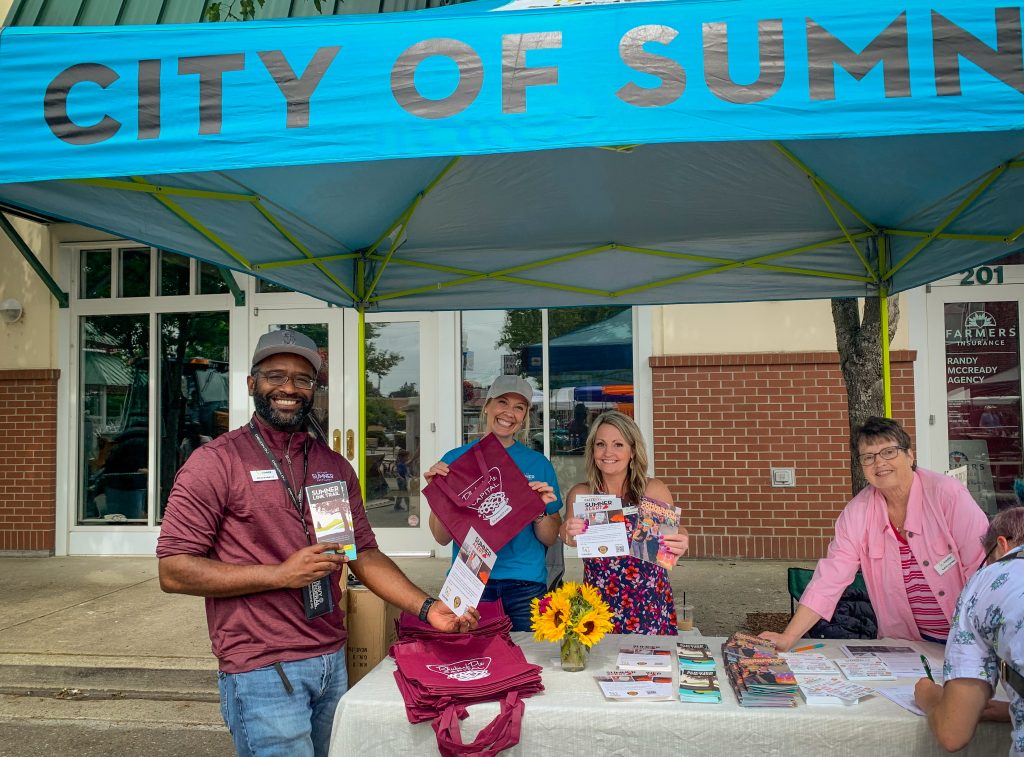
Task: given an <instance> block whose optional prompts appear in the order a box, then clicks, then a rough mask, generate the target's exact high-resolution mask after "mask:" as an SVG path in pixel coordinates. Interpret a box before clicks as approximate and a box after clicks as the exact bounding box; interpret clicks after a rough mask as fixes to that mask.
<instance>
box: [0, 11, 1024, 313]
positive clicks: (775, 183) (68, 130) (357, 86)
mask: <svg viewBox="0 0 1024 757" xmlns="http://www.w3.org/2000/svg"><path fill="white" fill-rule="evenodd" d="M581 5H582V4H577V3H561V2H557V0H513V2H505V3H496V2H479V3H467V4H463V5H459V6H455V7H452V8H445V9H437V10H429V11H418V12H411V13H395V14H385V15H356V16H343V17H328V18H315V19H301V20H295V19H293V20H282V21H259V22H248V23H244V24H199V25H164V26H145V27H130V26H120V27H83V28H79V27H76V28H47V27H39V28H7V29H5V30H3V32H2V36H0V102H3V103H4V108H3V110H2V112H0V134H2V136H3V139H0V203H6V204H7V205H8V206H11V207H18V208H24V209H26V210H29V211H35V212H39V213H42V214H44V215H46V216H50V217H55V218H61V219H66V220H68V221H73V222H76V223H80V224H84V225H86V226H91V227H95V228H97V229H103V230H106V231H109V232H110V233H112V234H116V235H119V236H123V237H127V238H130V239H135V240H139V241H140V242H144V243H147V244H151V245H154V246H157V247H161V248H163V249H167V250H172V251H177V252H181V253H184V254H187V255H191V256H194V257H198V258H201V259H203V260H206V261H209V262H211V263H214V264H217V265H220V266H224V267H227V268H231V269H235V270H240V271H246V272H248V273H252V274H255V275H258V276H260V277H263V278H265V279H268V280H270V281H273V282H275V283H278V284H282V285H284V286H287V287H289V288H292V289H295V290H297V291H300V292H305V293H308V294H311V295H313V296H315V297H319V298H321V299H324V300H327V301H329V302H333V303H336V304H339V305H344V306H353V307H356V308H358V309H359V310H360V311H362V312H366V311H372V310H380V311H384V310H387V311H396V310H428V309H429V310H440V309H474V308H516V307H560V306H578V305H592V304H622V305H631V304H650V303H669V302H728V301H739V300H779V299H800V298H821V297H836V296H864V295H872V294H877V293H882V294H888V293H894V292H898V291H902V290H905V289H908V288H911V287H914V286H918V285H920V284H923V283H925V282H928V281H932V280H934V279H937V278H941V277H943V276H946V275H949V274H950V273H953V272H955V271H958V270H962V269H965V268H969V267H972V266H975V265H979V264H981V263H984V262H987V261H989V260H992V259H994V258H997V257H1001V256H1003V255H1005V254H1007V253H1009V252H1012V251H1014V250H1016V249H1018V247H1019V238H1020V236H1021V235H1022V234H1024V206H1022V204H1021V202H1020V198H1021V196H1022V188H1024V171H1022V170H1021V169H1022V168H1024V159H1022V155H1024V132H1022V131H1021V127H1022V125H1024V65H1022V59H1021V7H1020V6H1019V5H1008V4H1006V3H1005V2H1002V0H1000V2H995V1H994V0H929V1H928V2H925V0H855V1H853V0H841V1H837V0H744V1H743V2H739V1H736V2H722V1H720V0H704V1H701V0H695V1H693V2H686V1H684V0H665V1H664V2H648V3H602V2H600V0H595V2H592V3H590V4H587V5H584V6H582V7H580V6H581ZM565 6H569V7H565Z"/></svg>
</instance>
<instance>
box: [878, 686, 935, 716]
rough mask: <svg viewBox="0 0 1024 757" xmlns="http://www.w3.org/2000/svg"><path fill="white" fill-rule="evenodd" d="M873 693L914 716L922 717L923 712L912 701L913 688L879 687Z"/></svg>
mask: <svg viewBox="0 0 1024 757" xmlns="http://www.w3.org/2000/svg"><path fill="white" fill-rule="evenodd" d="M875 692H876V693H878V694H881V695H882V696H883V697H885V698H886V699H888V700H890V701H893V702H895V703H896V704H898V705H899V706H900V707H902V708H903V709H904V710H907V711H908V712H912V713H914V714H915V715H924V710H922V709H921V708H920V707H918V706H917V702H915V701H914V687H913V686H884V687H883V686H879V687H878V688H877V689H875Z"/></svg>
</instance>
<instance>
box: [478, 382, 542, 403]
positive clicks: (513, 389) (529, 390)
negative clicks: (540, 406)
mask: <svg viewBox="0 0 1024 757" xmlns="http://www.w3.org/2000/svg"><path fill="white" fill-rule="evenodd" d="M509 393H511V394H518V395H519V396H520V397H522V398H523V399H525V400H526V401H527V402H528V403H529V404H531V405H532V404H533V387H532V386H530V382H529V381H527V380H526V379H524V378H523V377H522V376H498V378H496V379H494V383H493V384H491V388H490V389H488V390H487V397H486V399H488V400H491V399H494V398H495V397H500V396H501V395H503V394H509Z"/></svg>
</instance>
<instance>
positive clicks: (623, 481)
mask: <svg viewBox="0 0 1024 757" xmlns="http://www.w3.org/2000/svg"><path fill="white" fill-rule="evenodd" d="M583 459H584V467H585V469H586V472H587V480H586V481H582V482H580V483H578V484H576V485H575V486H573V487H572V489H570V490H569V494H568V496H567V497H566V500H567V507H566V518H565V523H564V524H563V525H562V528H561V531H560V535H561V537H562V540H563V541H564V542H565V543H566V544H567V545H568V546H570V547H575V546H576V537H577V536H579V535H580V534H581V533H583V530H584V526H585V524H584V522H583V519H581V518H576V517H574V516H573V515H572V512H573V509H572V505H573V502H574V501H575V499H576V497H578V496H580V495H582V494H611V495H614V496H616V497H619V498H620V499H621V500H622V504H623V510H624V511H625V512H627V513H628V514H627V515H626V528H627V531H628V532H629V533H630V543H631V544H633V543H637V542H639V543H640V545H641V549H642V550H646V551H647V552H648V556H649V557H650V559H651V560H653V558H654V556H655V555H656V554H657V551H658V545H659V539H658V526H657V524H655V523H654V522H653V520H651V521H648V522H644V521H645V519H644V518H643V515H642V513H641V512H639V509H638V508H637V505H638V504H640V502H641V500H642V499H646V500H655V501H656V502H659V503H661V504H664V505H668V506H669V507H671V506H672V504H673V503H672V494H671V493H670V492H669V490H668V487H667V486H665V484H664V483H663V482H661V481H659V480H658V479H656V478H648V477H647V447H646V445H645V444H644V440H643V436H641V434H640V428H639V427H638V426H637V425H636V422H635V421H634V420H633V419H632V418H630V417H629V416H628V415H625V414H624V413H620V412H618V411H616V410H609V411H608V412H606V413H602V414H601V415H599V416H598V417H597V418H596V419H595V420H594V423H593V424H592V425H591V427H590V434H589V435H588V436H587V446H586V449H585V451H584V458H583ZM662 538H663V539H664V542H665V546H667V547H668V549H669V550H670V551H671V552H672V553H673V554H674V555H676V556H679V555H682V554H684V553H685V552H686V550H687V548H688V547H689V543H690V537H689V533H688V532H687V530H686V529H685V528H683V527H682V526H680V527H679V533H676V534H665V535H664V536H663V537H662ZM649 545H653V549H652V548H651V546H649ZM583 580H584V582H586V583H588V584H592V585H593V586H596V587H597V589H598V591H600V592H601V595H602V597H604V600H605V602H607V603H608V606H609V607H610V608H611V609H612V612H613V616H612V633H635V634H646V635H654V636H676V635H677V634H678V624H677V620H676V610H675V601H674V599H673V597H672V585H671V584H670V583H669V580H668V571H666V570H665V568H663V567H662V566H661V565H658V564H657V563H655V562H648V561H646V560H644V559H643V554H642V553H641V554H640V555H637V554H636V552H632V553H631V554H630V555H628V556H623V557H602V558H596V559H588V560H584V561H583Z"/></svg>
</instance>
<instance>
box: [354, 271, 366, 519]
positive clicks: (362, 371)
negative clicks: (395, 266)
mask: <svg viewBox="0 0 1024 757" xmlns="http://www.w3.org/2000/svg"><path fill="white" fill-rule="evenodd" d="M356 289H357V290H358V291H359V300H358V301H357V303H356V343H357V344H358V345H359V348H358V350H357V353H358V355H359V357H358V360H357V363H356V372H357V373H358V375H359V418H358V423H359V426H358V429H357V433H358V434H359V446H358V450H359V453H358V454H359V459H358V460H357V461H356V466H355V468H356V471H357V472H358V473H359V490H360V492H361V494H362V499H363V507H364V508H365V507H366V476H367V473H368V471H367V470H366V303H365V302H363V299H362V298H363V292H364V290H365V289H366V261H365V260H364V259H363V258H359V260H358V261H356Z"/></svg>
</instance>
